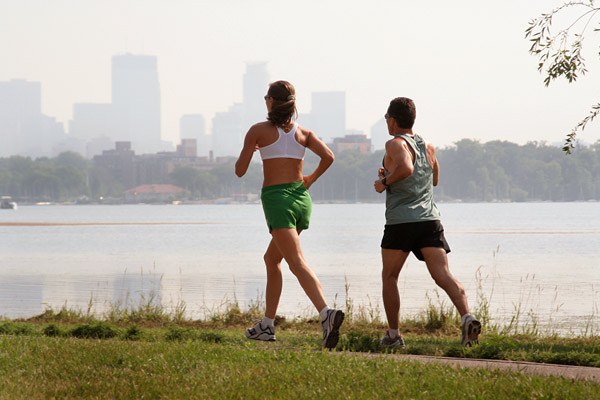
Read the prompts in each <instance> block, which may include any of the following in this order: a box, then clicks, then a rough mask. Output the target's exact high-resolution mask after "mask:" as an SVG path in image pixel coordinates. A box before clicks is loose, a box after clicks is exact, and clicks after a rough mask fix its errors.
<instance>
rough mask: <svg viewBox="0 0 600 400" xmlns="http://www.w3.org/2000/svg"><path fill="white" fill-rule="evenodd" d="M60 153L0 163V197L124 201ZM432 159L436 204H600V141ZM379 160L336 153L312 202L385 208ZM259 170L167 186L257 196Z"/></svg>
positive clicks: (458, 148) (462, 148) (492, 146)
mask: <svg viewBox="0 0 600 400" xmlns="http://www.w3.org/2000/svg"><path fill="white" fill-rule="evenodd" d="M598 110H599V111H600V106H599V107H598ZM64 154H65V155H63V154H61V155H59V156H58V157H56V158H54V159H47V158H42V159H36V160H31V159H29V158H24V157H10V158H4V159H3V158H0V193H2V194H10V195H11V196H12V197H13V198H15V199H16V200H17V201H19V200H22V199H25V200H27V199H29V200H36V201H58V200H71V201H73V200H77V199H78V198H79V197H80V196H82V195H86V196H87V195H88V194H89V195H90V196H91V197H92V198H95V199H98V198H99V196H116V197H120V196H121V195H122V193H123V190H124V183H123V182H120V181H119V180H118V179H116V178H115V177H114V176H112V175H110V174H108V173H107V172H106V171H103V170H101V169H98V168H96V167H94V166H90V165H88V164H87V161H86V160H83V159H80V158H77V157H78V156H74V155H72V154H70V153H64ZM437 156H438V160H439V161H440V165H441V168H442V173H441V179H440V184H439V186H438V187H436V198H437V199H438V200H448V201H452V200H456V199H460V200H463V201H587V200H600V141H599V142H596V143H595V144H593V145H591V146H588V147H584V146H579V147H578V151H577V157H562V153H561V151H560V149H559V148H558V147H555V146H550V145H547V144H545V143H538V142H530V143H527V144H525V145H517V144H514V143H510V142H506V141H490V142H487V143H480V142H478V141H475V140H470V139H463V140H460V141H458V142H456V143H455V144H454V145H453V146H448V147H445V148H441V149H438V151H437ZM382 157H383V151H377V152H375V153H373V154H368V155H362V154H359V153H357V152H352V151H346V152H342V153H340V154H339V155H338V156H337V159H336V162H335V163H334V164H333V165H332V167H331V168H330V169H329V170H328V171H327V173H326V174H324V175H323V176H322V177H321V179H319V180H318V181H317V182H316V183H315V184H314V186H313V187H312V188H311V196H312V198H313V199H314V200H316V201H324V202H331V201H333V202H335V201H349V202H354V201H359V202H379V201H383V199H384V195H382V194H379V193H376V192H375V191H374V190H373V181H374V179H375V176H376V174H377V169H378V168H379V166H380V165H381V159H382ZM316 162H317V159H316V158H315V157H314V156H310V155H307V159H306V162H305V170H311V169H312V168H314V167H315V165H316V164H315V163H316ZM69 163H70V164H69ZM86 166H87V167H86ZM260 169H261V168H260V165H258V164H252V165H251V167H250V170H249V172H248V174H247V175H246V176H245V177H244V178H243V179H239V178H237V177H236V176H235V175H234V174H233V172H232V171H233V164H232V163H228V164H223V165H220V166H219V167H216V168H214V169H213V170H210V171H196V170H193V169H191V168H181V169H176V170H175V171H174V172H173V173H172V175H171V177H170V179H171V181H170V182H171V183H175V184H177V185H178V186H182V187H185V188H187V189H188V190H189V191H190V193H191V196H192V198H196V199H211V198H215V197H233V196H234V195H235V194H236V193H248V192H250V193H257V192H258V191H259V190H260V185H261V184H260V180H261V171H260ZM85 177H88V179H87V180H86V179H85ZM88 183H89V186H88Z"/></svg>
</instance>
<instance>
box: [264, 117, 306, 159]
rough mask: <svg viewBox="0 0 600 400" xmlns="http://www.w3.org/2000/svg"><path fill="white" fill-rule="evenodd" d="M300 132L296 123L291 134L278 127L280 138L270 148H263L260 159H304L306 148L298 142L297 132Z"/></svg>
mask: <svg viewBox="0 0 600 400" xmlns="http://www.w3.org/2000/svg"><path fill="white" fill-rule="evenodd" d="M297 130H298V124H297V123H296V122H294V126H293V127H292V129H291V130H290V131H289V132H287V133H286V132H285V131H284V130H283V129H281V128H280V127H277V132H278V133H279V138H277V140H276V141H275V143H271V144H270V145H268V146H265V147H261V148H260V149H259V151H260V157H261V158H262V159H263V160H269V159H271V158H295V159H297V160H302V159H304V151H305V150H306V147H304V146H302V145H301V144H300V143H298V141H297V140H296V131H297Z"/></svg>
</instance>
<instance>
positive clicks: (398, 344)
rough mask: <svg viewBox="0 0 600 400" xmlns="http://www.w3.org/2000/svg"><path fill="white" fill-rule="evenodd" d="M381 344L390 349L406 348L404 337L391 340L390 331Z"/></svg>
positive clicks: (386, 333) (386, 332)
mask: <svg viewBox="0 0 600 400" xmlns="http://www.w3.org/2000/svg"><path fill="white" fill-rule="evenodd" d="M379 344H381V345H382V346H383V347H387V348H389V349H403V348H404V347H406V345H405V344H404V339H402V336H400V335H398V336H396V337H395V338H391V337H390V335H389V331H385V335H384V336H383V338H382V339H381V341H380V342H379Z"/></svg>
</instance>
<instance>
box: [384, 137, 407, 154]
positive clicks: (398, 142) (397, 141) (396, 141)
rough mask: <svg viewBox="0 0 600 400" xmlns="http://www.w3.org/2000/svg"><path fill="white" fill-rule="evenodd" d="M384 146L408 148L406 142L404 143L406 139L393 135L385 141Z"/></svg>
mask: <svg viewBox="0 0 600 400" xmlns="http://www.w3.org/2000/svg"><path fill="white" fill-rule="evenodd" d="M385 148H386V149H388V150H396V151H398V150H408V144H407V143H406V140H404V139H402V138H399V137H394V138H391V139H390V140H388V141H387V142H385Z"/></svg>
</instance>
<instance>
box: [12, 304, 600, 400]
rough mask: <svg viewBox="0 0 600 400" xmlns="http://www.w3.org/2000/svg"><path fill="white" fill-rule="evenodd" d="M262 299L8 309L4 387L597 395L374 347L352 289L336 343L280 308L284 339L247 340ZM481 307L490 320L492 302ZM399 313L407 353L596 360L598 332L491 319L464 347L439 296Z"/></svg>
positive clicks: (570, 385)
mask: <svg viewBox="0 0 600 400" xmlns="http://www.w3.org/2000/svg"><path fill="white" fill-rule="evenodd" d="M346 298H347V299H348V296H347V297H346ZM261 309H262V305H261V303H260V302H259V301H257V302H255V303H253V304H252V305H251V306H250V307H249V308H248V310H245V311H244V310H241V309H240V307H239V306H238V304H237V303H235V302H233V303H229V304H226V305H225V308H224V309H222V310H219V311H217V312H214V313H212V314H210V315H208V316H207V317H206V318H204V319H203V320H195V321H193V320H189V319H186V318H185V305H182V304H179V305H177V307H174V308H172V310H173V311H171V312H167V311H166V310H165V309H164V308H162V307H161V306H160V305H155V304H154V301H153V300H152V299H150V301H148V303H147V304H146V303H143V304H140V306H139V307H137V308H131V307H129V308H123V307H112V308H111V309H110V310H109V311H108V312H107V313H106V314H104V315H103V316H100V317H97V316H95V315H94V314H93V313H91V312H90V310H89V309H88V310H86V311H85V312H82V311H75V310H70V309H67V308H66V307H63V308H61V309H60V310H52V309H48V310H46V312H44V313H43V314H41V315H39V316H36V317H33V318H30V319H27V320H6V319H4V320H2V319H0V399H38V398H39V399H42V398H43V399H46V398H57V399H69V398H92V399H93V398H98V399H105V398H119V399H139V398H151V399H152V398H168V399H195V398H200V399H201V398H219V399H221V398H226V399H238V398H240V399H242V398H243V399H254V398H256V399H258V398H261V399H262V398H265V397H266V398H275V399H287V398H293V399H303V398H307V399H308V398H325V399H328V398H332V399H333V398H336V399H337V398H365V399H377V398H392V397H394V398H425V399H428V398H430V399H456V398H462V399H507V398H510V399H530V398H539V399H552V398H561V399H562V398H565V399H570V398H573V399H588V398H590V399H591V398H600V385H598V384H594V383H590V382H585V381H572V380H569V379H565V378H560V377H541V376H530V375H525V374H520V373H514V372H501V371H493V370H487V369H477V368H474V369H460V368H452V367H450V366H444V365H433V364H421V363H419V362H415V361H408V360H402V359H399V358H398V357H394V356H393V355H387V354H379V355H377V353H388V352H389V351H388V350H387V349H383V348H381V347H380V346H379V344H378V342H379V339H380V337H381V335H382V333H383V331H384V329H385V324H384V323H383V322H382V321H381V319H380V313H379V311H378V310H376V309H373V308H372V307H369V308H365V307H355V306H354V304H353V303H352V301H351V300H346V303H345V311H346V313H347V317H346V321H345V322H344V325H343V327H342V335H341V338H340V342H339V344H338V347H337V348H336V351H335V352H327V351H323V350H322V349H321V346H320V344H321V332H320V324H319V320H318V318H317V317H316V316H312V317H311V316H309V317H303V318H295V319H286V318H284V317H279V316H278V317H277V319H276V326H277V338H278V341H277V342H274V343H263V342H255V341H249V340H247V339H245V337H244V335H243V330H244V328H245V327H247V326H250V325H251V324H252V323H253V322H254V320H255V319H256V318H258V317H259V316H260V315H261ZM476 312H478V313H479V315H478V317H479V318H480V319H481V320H482V321H486V320H489V315H488V314H487V310H486V309H485V308H483V311H482V310H481V309H480V310H479V311H477V310H476ZM401 325H402V329H401V331H402V334H403V336H404V338H405V340H406V343H407V347H406V348H405V349H402V350H398V351H397V353H400V354H417V355H432V356H445V357H464V358H486V359H499V360H516V361H532V362H545V363H556V364H566V365H581V366H592V367H600V337H598V336H596V335H593V334H588V335H582V336H579V337H572V338H565V337H559V336H553V335H546V336H544V335H541V334H539V332H538V331H537V330H535V333H532V332H533V331H531V330H529V329H521V328H520V327H519V326H511V328H510V329H505V328H503V327H498V326H492V327H487V326H485V325H484V328H487V329H486V330H485V331H484V334H483V335H482V337H481V344H480V345H479V346H474V347H469V348H465V347H462V346H460V340H459V337H460V330H459V317H458V315H456V313H455V311H454V309H453V308H452V307H450V306H448V305H446V304H445V303H444V302H443V301H441V300H440V298H439V296H438V300H437V302H434V301H432V299H430V301H429V306H428V308H427V309H426V310H425V311H423V312H422V313H420V314H419V315H416V316H414V317H412V318H408V319H405V320H403V321H402V322H401ZM523 332H525V333H523ZM266 371H268V373H266Z"/></svg>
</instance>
